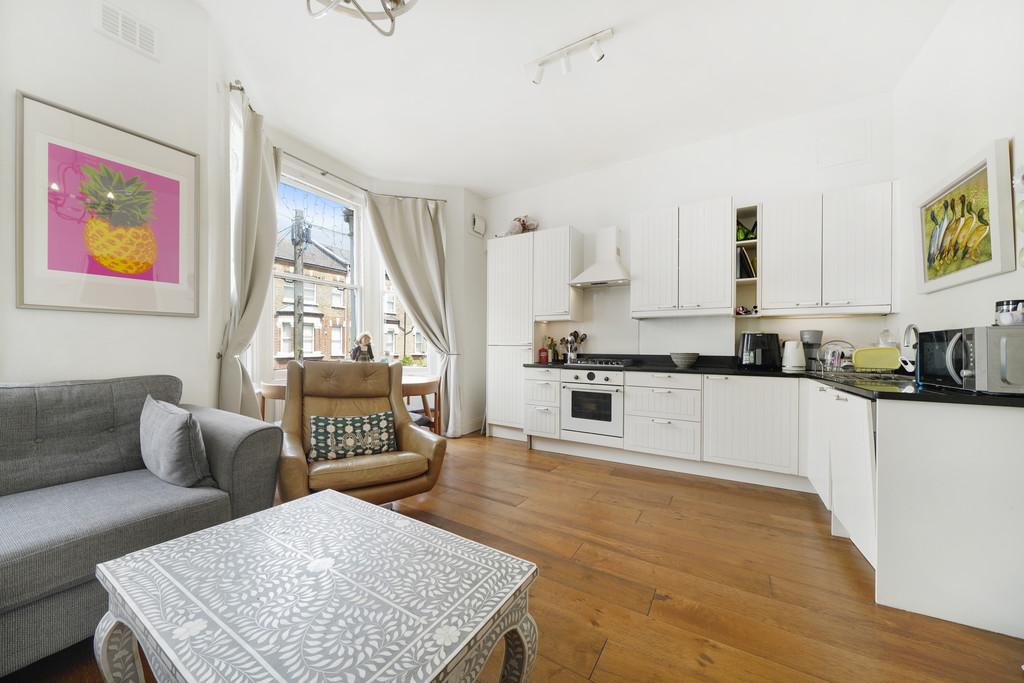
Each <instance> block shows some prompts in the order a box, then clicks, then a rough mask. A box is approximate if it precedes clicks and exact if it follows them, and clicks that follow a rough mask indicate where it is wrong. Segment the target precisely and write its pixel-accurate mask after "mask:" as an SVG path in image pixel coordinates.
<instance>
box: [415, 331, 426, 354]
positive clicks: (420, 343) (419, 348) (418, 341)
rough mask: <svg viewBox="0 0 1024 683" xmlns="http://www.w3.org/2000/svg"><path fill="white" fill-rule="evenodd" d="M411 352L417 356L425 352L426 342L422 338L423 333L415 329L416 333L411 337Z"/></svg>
mask: <svg viewBox="0 0 1024 683" xmlns="http://www.w3.org/2000/svg"><path fill="white" fill-rule="evenodd" d="M413 339H414V341H413V353H415V354H416V355H418V356H422V355H425V354H426V353H427V344H426V341H425V340H424V339H423V333H422V332H420V331H419V330H416V335H415V336H414V337H413Z"/></svg>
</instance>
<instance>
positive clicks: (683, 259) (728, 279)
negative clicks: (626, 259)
mask: <svg viewBox="0 0 1024 683" xmlns="http://www.w3.org/2000/svg"><path fill="white" fill-rule="evenodd" d="M734 232H735V230H734V228H733V213H732V199H731V198H729V197H725V198H721V199H711V200H708V201H703V202H696V203H693V204H687V205H685V206H681V207H678V208H671V209H661V210H657V211H649V212H644V213H639V214H636V215H634V216H633V218H632V220H631V224H630V249H629V252H630V271H629V277H630V311H631V313H632V316H633V317H634V318H664V317H673V316H686V315H729V314H731V312H732V306H733V303H732V302H733V293H734V290H733V259H734V251H733V237H734Z"/></svg>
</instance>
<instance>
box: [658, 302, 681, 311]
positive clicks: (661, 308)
mask: <svg viewBox="0 0 1024 683" xmlns="http://www.w3.org/2000/svg"><path fill="white" fill-rule="evenodd" d="M673 308H677V306H676V305H675V304H672V305H671V306H658V310H659V311H666V310H670V309H673Z"/></svg>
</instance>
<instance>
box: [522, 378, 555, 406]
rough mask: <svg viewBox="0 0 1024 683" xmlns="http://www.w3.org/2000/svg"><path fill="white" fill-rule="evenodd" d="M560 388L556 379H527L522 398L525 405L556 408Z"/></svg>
mask: <svg viewBox="0 0 1024 683" xmlns="http://www.w3.org/2000/svg"><path fill="white" fill-rule="evenodd" d="M561 386H562V385H561V384H559V382H558V380H557V379H528V380H526V383H525V385H524V388H523V398H524V399H525V401H526V402H527V403H538V404H541V405H545V406H557V405H558V394H559V387H561Z"/></svg>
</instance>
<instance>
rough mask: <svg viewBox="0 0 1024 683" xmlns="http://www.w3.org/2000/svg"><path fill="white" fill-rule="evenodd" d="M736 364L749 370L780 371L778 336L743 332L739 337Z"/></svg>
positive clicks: (780, 359)
mask: <svg viewBox="0 0 1024 683" xmlns="http://www.w3.org/2000/svg"><path fill="white" fill-rule="evenodd" d="M737 364H738V365H739V366H740V367H741V368H747V369H749V370H774V371H778V370H781V369H782V350H781V347H780V346H779V335H778V334H775V333H774V332H744V333H743V334H742V335H740V348H739V353H738V354H737Z"/></svg>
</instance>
